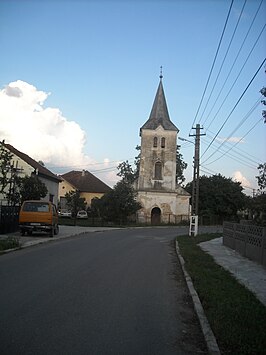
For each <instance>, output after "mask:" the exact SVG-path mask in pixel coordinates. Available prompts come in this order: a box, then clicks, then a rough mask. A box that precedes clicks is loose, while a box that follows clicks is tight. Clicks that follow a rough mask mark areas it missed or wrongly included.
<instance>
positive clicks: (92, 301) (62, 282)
mask: <svg viewBox="0 0 266 355" xmlns="http://www.w3.org/2000/svg"><path fill="white" fill-rule="evenodd" d="M176 235H177V229H176V228H135V229H125V230H115V231H106V232H101V233H99V232H98V233H90V234H85V235H82V236H79V237H73V238H70V239H65V240H60V241H57V242H54V243H48V244H44V245H39V246H35V247H32V248H28V249H24V250H20V251H16V252H13V253H10V254H6V255H2V256H1V257H0V280H1V291H0V344H1V345H0V348H1V349H0V353H1V354H8V355H13V354H20V355H22V354H27V355H29V354H34V355H37V354H49V355H50V354H134V355H136V354H162V355H167V354H180V355H182V354H196V353H201V354H204V353H207V351H206V347H205V343H204V339H203V335H202V333H201V330H200V327H199V324H198V321H197V318H196V315H195V313H194V309H193V305H192V302H191V299H190V297H189V295H188V291H187V289H186V286H185V282H184V279H183V275H182V272H181V268H180V266H179V264H178V260H177V256H176V253H175V244H174V238H175V236H176Z"/></svg>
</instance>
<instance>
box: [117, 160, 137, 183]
mask: <svg viewBox="0 0 266 355" xmlns="http://www.w3.org/2000/svg"><path fill="white" fill-rule="evenodd" d="M117 169H118V170H119V172H118V173H117V175H118V176H120V177H122V180H124V181H126V182H128V183H130V184H133V182H134V181H135V179H136V175H137V172H136V170H133V168H132V166H131V165H130V164H129V162H128V160H126V161H124V162H122V163H120V164H119V165H118V167H117Z"/></svg>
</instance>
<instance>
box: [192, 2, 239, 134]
mask: <svg viewBox="0 0 266 355" xmlns="http://www.w3.org/2000/svg"><path fill="white" fill-rule="evenodd" d="M233 3H234V0H231V4H230V7H229V10H228V13H227V16H226V20H225V24H224V27H223V31H222V34H221V37H220V40H219V44H218V47H217V50H216V53H215V56H214V60H213V63H212V66H211V70H210V73H209V76H208V79H207V82H206V84H205V88H204V91H203V94H202V97H201V100H200V103H199V106H198V109H197V112H196V115H195V118H194V120H193V123H192V126H191V129H190V132H191V130H192V128H193V126H194V123H195V122H196V119H197V117H198V113H199V110H200V108H201V105H202V101H203V99H204V96H205V93H206V90H207V87H208V85H209V81H210V78H211V75H212V71H213V68H214V65H215V63H216V59H217V56H218V53H219V50H220V47H221V43H222V40H223V37H224V33H225V29H226V27H227V23H228V19H229V16H230V13H231V10H232V6H233Z"/></svg>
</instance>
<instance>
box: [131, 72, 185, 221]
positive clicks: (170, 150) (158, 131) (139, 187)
mask: <svg viewBox="0 0 266 355" xmlns="http://www.w3.org/2000/svg"><path fill="white" fill-rule="evenodd" d="M178 132H179V130H178V128H177V127H176V126H175V125H174V124H173V122H172V121H171V120H170V117H169V113H168V108H167V104H166V99H165V95H164V89H163V84H162V75H160V82H159V86H158V89H157V92H156V96H155V99H154V102H153V106H152V110H151V113H150V116H149V119H148V120H147V121H146V123H145V124H144V125H143V126H142V127H141V128H140V136H141V152H140V170H139V177H138V180H137V182H136V191H137V200H138V201H139V202H140V203H141V205H142V209H140V210H139V211H138V213H137V218H138V222H140V223H151V224H158V223H177V222H179V221H181V220H183V219H189V213H190V212H189V211H190V208H189V198H190V195H189V194H188V193H187V192H186V191H185V190H184V189H183V188H182V187H181V186H180V185H177V184H176V147H177V134H178Z"/></svg>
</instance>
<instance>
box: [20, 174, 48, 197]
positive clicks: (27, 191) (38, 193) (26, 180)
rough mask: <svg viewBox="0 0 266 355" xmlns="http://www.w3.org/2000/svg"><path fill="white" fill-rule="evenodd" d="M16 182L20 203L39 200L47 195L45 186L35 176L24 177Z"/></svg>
mask: <svg viewBox="0 0 266 355" xmlns="http://www.w3.org/2000/svg"><path fill="white" fill-rule="evenodd" d="M18 181H19V190H20V199H21V203H22V202H23V201H25V200H40V199H41V198H43V197H45V196H46V195H47V193H48V190H47V187H46V186H45V184H44V183H43V182H42V181H41V180H40V179H39V178H38V177H37V176H35V175H32V176H25V177H23V178H20V179H19V180H18Z"/></svg>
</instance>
